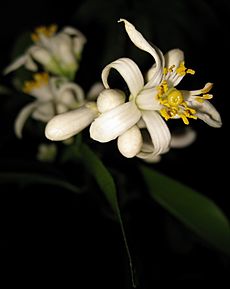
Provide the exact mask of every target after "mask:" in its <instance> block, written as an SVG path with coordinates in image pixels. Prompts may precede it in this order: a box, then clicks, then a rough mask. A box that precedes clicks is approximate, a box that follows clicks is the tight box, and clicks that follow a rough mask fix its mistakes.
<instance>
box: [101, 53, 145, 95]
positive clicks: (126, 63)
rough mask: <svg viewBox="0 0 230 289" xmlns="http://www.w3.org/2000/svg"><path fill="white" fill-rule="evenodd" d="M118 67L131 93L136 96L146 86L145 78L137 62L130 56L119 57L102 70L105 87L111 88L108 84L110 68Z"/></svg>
mask: <svg viewBox="0 0 230 289" xmlns="http://www.w3.org/2000/svg"><path fill="white" fill-rule="evenodd" d="M111 68H114V69H116V70H117V71H118V72H119V73H120V75H121V76H122V77H123V78H124V80H125V82H126V83H127V85H128V88H129V90H130V92H131V94H132V95H133V96H134V97H136V95H137V94H138V93H139V92H140V90H141V89H142V88H143V86H144V79H143V76H142V74H141V71H140V69H139V67H138V66H137V64H136V63H135V62H134V61H132V60H131V59H129V58H119V59H117V60H116V61H113V62H112V63H110V64H108V65H107V66H106V67H105V68H104V69H103V71H102V75H101V77H102V82H103V84H104V86H105V88H110V87H109V84H108V76H109V72H110V69H111Z"/></svg>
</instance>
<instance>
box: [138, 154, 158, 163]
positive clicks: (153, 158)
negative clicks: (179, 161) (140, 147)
mask: <svg viewBox="0 0 230 289" xmlns="http://www.w3.org/2000/svg"><path fill="white" fill-rule="evenodd" d="M137 157H138V158H140V159H143V160H144V161H146V162H147V163H153V164H155V163H159V162H160V160H161V156H160V155H152V154H148V153H142V152H141V153H139V154H138V155H137Z"/></svg>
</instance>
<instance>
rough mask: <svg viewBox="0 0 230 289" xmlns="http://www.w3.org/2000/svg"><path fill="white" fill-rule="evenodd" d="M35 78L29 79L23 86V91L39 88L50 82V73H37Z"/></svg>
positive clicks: (27, 91) (28, 91)
mask: <svg viewBox="0 0 230 289" xmlns="http://www.w3.org/2000/svg"><path fill="white" fill-rule="evenodd" d="M33 78H34V80H27V81H25V83H24V86H23V89H22V90H23V92H25V93H30V92H31V91H32V90H33V89H37V88H39V87H41V86H45V85H47V84H48V82H49V75H48V73H46V72H43V73H35V74H34V75H33Z"/></svg>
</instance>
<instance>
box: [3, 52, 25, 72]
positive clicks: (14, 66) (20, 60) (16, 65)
mask: <svg viewBox="0 0 230 289" xmlns="http://www.w3.org/2000/svg"><path fill="white" fill-rule="evenodd" d="M27 57H28V54H24V55H22V56H19V57H18V58H17V59H16V60H15V61H14V62H13V63H11V64H10V65H8V66H7V67H6V68H5V69H4V72H3V73H4V74H8V73H10V72H12V71H14V70H16V69H18V68H19V67H21V66H22V65H24V64H25V62H26V60H27Z"/></svg>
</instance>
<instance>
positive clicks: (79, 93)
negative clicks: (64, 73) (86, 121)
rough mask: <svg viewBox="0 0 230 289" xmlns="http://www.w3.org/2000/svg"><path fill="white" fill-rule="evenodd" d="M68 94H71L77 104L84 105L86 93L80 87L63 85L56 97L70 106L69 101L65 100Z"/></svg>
mask: <svg viewBox="0 0 230 289" xmlns="http://www.w3.org/2000/svg"><path fill="white" fill-rule="evenodd" d="M66 92H70V93H71V94H72V95H73V97H74V99H75V102H77V103H78V104H79V105H81V104H83V103H84V98H85V93H84V90H83V89H82V88H81V86H80V85H78V84H76V83H71V82H67V83H64V84H62V85H61V88H60V89H59V90H58V92H57V96H56V98H57V100H62V101H63V102H64V103H66V104H70V103H69V102H68V99H66V100H65V99H64V97H65V93H66Z"/></svg>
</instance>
